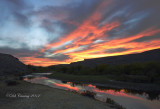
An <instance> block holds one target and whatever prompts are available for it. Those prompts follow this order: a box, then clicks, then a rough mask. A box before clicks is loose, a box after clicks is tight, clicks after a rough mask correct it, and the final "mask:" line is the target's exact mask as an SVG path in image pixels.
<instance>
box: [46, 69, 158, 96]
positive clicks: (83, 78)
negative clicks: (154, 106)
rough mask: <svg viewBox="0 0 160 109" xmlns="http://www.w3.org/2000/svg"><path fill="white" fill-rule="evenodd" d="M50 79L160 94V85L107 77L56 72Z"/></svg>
mask: <svg viewBox="0 0 160 109" xmlns="http://www.w3.org/2000/svg"><path fill="white" fill-rule="evenodd" d="M49 77H50V78H54V79H60V80H63V81H69V82H74V83H84V84H93V85H96V86H100V87H106V88H115V89H129V90H135V91H147V92H155V93H157V92H160V85H157V84H149V83H131V82H122V81H115V80H111V79H110V78H109V77H108V76H106V75H72V74H65V73H59V72H58V73H57V72H54V73H53V74H52V75H50V76H49Z"/></svg>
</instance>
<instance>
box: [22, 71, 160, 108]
mask: <svg viewBox="0 0 160 109" xmlns="http://www.w3.org/2000/svg"><path fill="white" fill-rule="evenodd" d="M47 75H50V73H34V74H31V75H26V76H24V80H25V81H27V82H30V83H35V84H43V85H47V86H50V87H53V88H58V89H62V90H67V91H73V92H77V93H79V94H81V95H86V96H89V97H92V98H94V99H96V100H99V101H102V102H106V100H107V99H108V98H109V99H111V100H113V101H114V102H116V103H118V104H119V105H122V106H123V107H125V108H126V109H160V93H147V92H145V91H133V90H127V89H113V88H112V89H111V88H105V87H100V86H96V85H93V84H76V83H73V82H69V81H68V82H67V81H62V80H57V79H51V78H48V77H47Z"/></svg>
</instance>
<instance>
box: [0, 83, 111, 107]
mask: <svg viewBox="0 0 160 109" xmlns="http://www.w3.org/2000/svg"><path fill="white" fill-rule="evenodd" d="M18 82H19V84H18V85H13V86H7V85H6V84H5V83H4V82H2V81H1V83H0V88H1V89H0V106H1V109H111V108H110V106H111V105H110V104H107V103H103V102H100V101H96V100H94V99H91V98H88V97H85V96H81V95H78V94H76V93H72V92H67V91H64V90H59V89H54V88H50V87H47V86H43V85H37V84H31V83H27V82H24V81H18ZM18 94H21V97H20V96H18ZM25 95H29V96H30V97H29V98H27V97H25ZM15 96H16V97H15ZM22 96H23V97H22ZM31 96H32V97H31ZM112 107H113V106H112ZM112 109H114V108H112Z"/></svg>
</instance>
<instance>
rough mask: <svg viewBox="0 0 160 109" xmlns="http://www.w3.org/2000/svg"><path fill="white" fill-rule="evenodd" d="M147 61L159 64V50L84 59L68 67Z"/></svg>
mask: <svg viewBox="0 0 160 109" xmlns="http://www.w3.org/2000/svg"><path fill="white" fill-rule="evenodd" d="M148 61H156V62H160V49H154V50H150V51H145V52H142V53H137V54H128V55H120V56H111V57H102V58H94V59H85V60H84V61H79V62H74V63H71V64H69V66H74V65H84V66H91V67H92V66H96V65H98V64H110V65H115V64H130V63H135V62H148ZM67 66H68V65H67Z"/></svg>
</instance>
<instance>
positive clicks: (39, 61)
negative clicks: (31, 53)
mask: <svg viewBox="0 0 160 109" xmlns="http://www.w3.org/2000/svg"><path fill="white" fill-rule="evenodd" d="M19 59H20V60H21V61H22V62H24V63H25V64H31V65H35V66H50V65H56V64H67V62H64V61H63V62H62V61H57V60H55V59H49V58H36V57H20V58H19Z"/></svg>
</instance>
